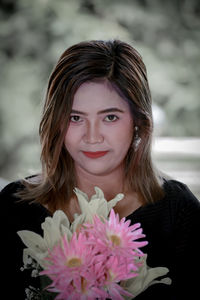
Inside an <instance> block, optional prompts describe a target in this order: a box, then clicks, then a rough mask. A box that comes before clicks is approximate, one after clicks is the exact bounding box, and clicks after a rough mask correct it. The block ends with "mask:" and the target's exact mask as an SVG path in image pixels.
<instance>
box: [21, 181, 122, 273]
mask: <svg viewBox="0 0 200 300" xmlns="http://www.w3.org/2000/svg"><path fill="white" fill-rule="evenodd" d="M74 191H75V194H76V196H77V198H78V202H79V205H80V209H81V212H82V214H81V215H77V214H75V215H74V221H73V223H72V224H70V222H69V219H68V217H67V216H66V214H65V213H64V212H63V211H62V210H57V211H55V213H54V214H53V217H47V218H46V219H45V222H44V223H42V224H41V228H42V229H43V237H41V236H40V235H39V234H37V233H34V232H32V231H28V230H22V231H18V232H17V233H18V235H19V236H20V238H21V239H22V241H23V243H24V244H25V245H26V246H27V248H26V249H24V253H23V262H24V264H25V266H26V265H27V264H28V263H29V262H28V260H29V258H30V256H31V257H32V258H34V259H35V260H36V261H37V262H38V263H39V264H40V265H41V266H42V267H44V264H45V260H44V258H45V257H46V256H47V255H48V249H50V250H51V249H53V247H54V246H55V245H56V244H57V243H58V242H59V241H60V240H61V237H63V236H64V235H66V236H67V239H68V240H70V239H71V236H72V233H73V232H74V231H76V230H77V226H79V225H81V224H83V223H84V222H92V219H93V216H94V215H95V214H97V215H98V216H101V217H103V218H107V217H108V215H109V212H110V210H111V209H112V207H113V206H115V205H116V203H117V202H118V201H120V200H121V199H122V198H123V197H124V195H123V194H118V195H116V197H115V198H114V199H112V200H110V201H109V202H108V201H107V200H106V199H105V198H104V194H103V192H102V190H101V189H100V188H98V187H95V192H96V194H94V195H93V196H92V197H91V200H90V201H89V199H88V196H87V195H86V194H85V193H83V192H82V191H81V190H79V189H77V188H76V189H75V190H74Z"/></svg>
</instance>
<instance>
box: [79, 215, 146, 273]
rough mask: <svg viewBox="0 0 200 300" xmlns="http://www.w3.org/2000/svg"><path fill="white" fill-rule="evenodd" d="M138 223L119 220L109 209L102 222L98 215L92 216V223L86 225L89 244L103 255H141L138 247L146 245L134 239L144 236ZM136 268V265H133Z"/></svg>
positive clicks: (129, 256) (144, 242) (131, 256)
mask: <svg viewBox="0 0 200 300" xmlns="http://www.w3.org/2000/svg"><path fill="white" fill-rule="evenodd" d="M139 227H140V223H136V224H134V225H132V226H130V220H128V221H125V218H123V219H121V220H119V215H118V214H115V212H114V210H113V209H112V210H111V213H110V217H109V219H108V220H105V221H104V222H102V221H101V220H100V218H99V217H98V216H95V217H94V222H93V224H87V225H86V229H85V230H86V231H87V232H88V234H89V235H90V244H91V243H93V245H95V247H96V250H97V251H100V252H101V253H104V255H108V256H109V255H115V256H118V257H121V256H122V257H126V258H129V259H131V261H132V260H133V256H141V255H143V253H142V251H141V250H140V249H139V247H143V246H145V245H147V242H146V241H136V240H137V239H140V238H143V237H145V235H144V234H143V233H142V228H139ZM135 268H136V266H135Z"/></svg>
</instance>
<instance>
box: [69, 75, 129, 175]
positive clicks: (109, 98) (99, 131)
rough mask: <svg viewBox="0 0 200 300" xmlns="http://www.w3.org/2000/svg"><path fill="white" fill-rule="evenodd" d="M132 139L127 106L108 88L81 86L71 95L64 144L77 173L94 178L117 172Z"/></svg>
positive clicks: (91, 84)
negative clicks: (72, 98) (71, 99)
mask: <svg viewBox="0 0 200 300" xmlns="http://www.w3.org/2000/svg"><path fill="white" fill-rule="evenodd" d="M132 137H133V119H132V115H131V112H130V108H129V105H128V103H126V102H125V100H124V99H123V98H121V97H120V96H119V94H118V93H117V92H116V91H115V89H114V88H113V87H112V86H111V84H110V83H109V82H107V81H102V82H93V81H90V82H86V83H83V84H82V85H81V86H80V87H79V88H78V90H77V91H76V93H75V95H74V101H73V106H72V111H71V117H70V122H69V127H68V129H67V132H66V136H65V141H64V143H65V147H66V149H67V151H68V152H69V153H70V155H71V156H72V158H73V160H74V163H75V168H76V170H77V172H78V171H79V170H80V169H81V170H82V171H85V172H87V173H89V174H91V175H92V174H93V175H95V176H97V175H106V174H109V173H112V172H113V171H116V170H117V169H120V170H121V168H122V167H123V164H124V159H125V156H126V154H127V151H128V149H129V147H130V144H131V142H132Z"/></svg>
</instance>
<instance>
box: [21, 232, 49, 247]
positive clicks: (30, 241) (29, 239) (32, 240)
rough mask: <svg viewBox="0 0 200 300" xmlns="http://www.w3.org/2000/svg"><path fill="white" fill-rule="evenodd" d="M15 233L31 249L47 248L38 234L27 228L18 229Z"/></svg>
mask: <svg viewBox="0 0 200 300" xmlns="http://www.w3.org/2000/svg"><path fill="white" fill-rule="evenodd" d="M17 234H18V235H19V236H20V238H21V239H22V241H23V243H24V244H25V245H26V246H27V247H28V248H30V249H32V250H33V251H35V252H44V251H46V250H47V244H46V242H45V241H44V239H43V238H42V237H41V236H40V235H39V234H37V233H35V232H32V231H28V230H21V231H18V232H17Z"/></svg>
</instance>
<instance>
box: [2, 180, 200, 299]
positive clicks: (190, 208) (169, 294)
mask: <svg viewBox="0 0 200 300" xmlns="http://www.w3.org/2000/svg"><path fill="white" fill-rule="evenodd" d="M22 188H23V185H22V184H21V183H20V181H17V182H13V183H10V184H9V185H7V186H6V187H5V188H4V189H3V190H2V192H1V196H0V201H1V213H2V216H1V220H2V221H3V222H2V225H1V226H2V231H3V233H4V234H3V249H4V251H5V254H4V256H3V258H5V264H6V267H5V269H4V273H1V274H2V275H3V274H5V275H4V276H3V278H4V279H5V285H3V286H4V292H5V293H4V292H3V294H4V295H7V293H8V297H5V299H18V300H24V299H26V296H25V289H26V288H27V287H28V286H29V285H31V286H37V284H39V281H38V278H32V277H31V276H30V271H28V270H25V271H21V270H20V269H21V267H22V266H23V262H22V255H23V249H24V248H25V245H24V244H23V242H22V241H21V239H20V238H19V236H18V235H17V233H16V232H17V231H19V230H30V231H34V232H36V233H39V234H41V235H42V230H41V223H43V222H44V220H45V218H46V217H47V216H50V214H49V212H48V210H47V209H45V208H44V207H43V206H42V205H40V204H38V203H35V202H28V201H19V199H18V198H16V197H15V195H14V194H15V193H16V192H17V191H18V190H20V189H22ZM163 188H164V191H165V196H164V197H163V199H161V200H159V201H157V202H156V203H154V204H148V205H145V206H142V207H140V208H138V209H137V210H136V211H134V212H133V213H132V214H130V215H129V216H128V217H127V219H130V220H131V223H132V224H134V223H137V222H140V223H141V227H142V228H143V232H144V233H145V235H146V237H145V240H147V241H148V245H147V246H145V247H143V248H142V251H143V252H144V253H147V264H148V266H150V267H167V268H168V269H169V273H168V274H167V276H168V277H170V278H171V279H172V284H171V285H165V284H162V283H159V284H155V285H152V286H150V287H149V288H148V289H147V290H145V291H144V292H142V293H141V294H140V295H138V296H137V297H135V298H134V299H137V300H149V299H153V300H165V299H166V300H182V299H188V300H195V299H200V296H199V285H200V242H199V241H200V202H199V201H198V200H197V199H196V198H195V196H194V195H193V194H192V193H191V191H190V190H189V189H188V188H187V186H186V185H184V184H182V183H180V182H178V181H175V180H164V185H163ZM6 285H7V286H8V287H7V288H6V291H5V286H6Z"/></svg>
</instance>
